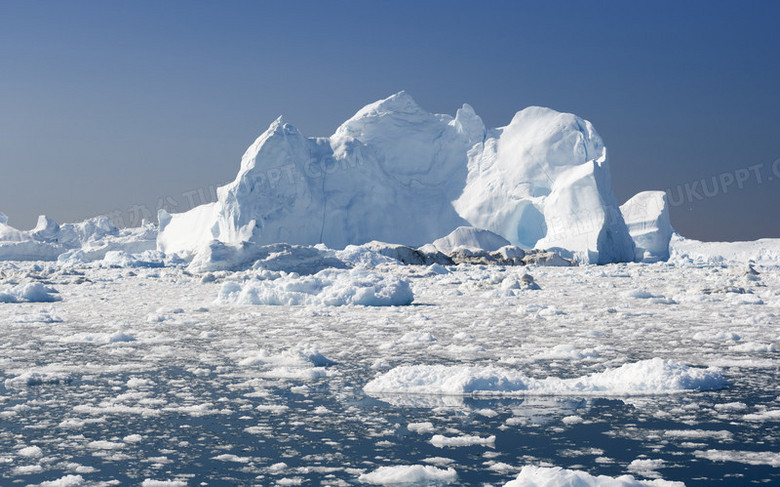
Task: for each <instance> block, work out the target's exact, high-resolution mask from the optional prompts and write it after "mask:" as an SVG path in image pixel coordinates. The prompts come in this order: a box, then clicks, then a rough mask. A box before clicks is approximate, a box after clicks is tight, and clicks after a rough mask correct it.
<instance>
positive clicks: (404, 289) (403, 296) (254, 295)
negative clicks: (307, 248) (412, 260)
mask: <svg viewBox="0 0 780 487" xmlns="http://www.w3.org/2000/svg"><path fill="white" fill-rule="evenodd" d="M413 300H414V295H413V294H412V290H411V287H410V286H409V283H408V282H407V281H405V280H402V279H399V278H397V277H395V276H392V275H382V274H377V273H372V272H367V271H364V270H359V269H351V270H335V269H326V270H323V271H320V272H318V273H316V274H314V275H312V276H298V275H294V274H289V275H285V276H283V277H281V278H279V279H276V280H272V281H248V282H246V283H243V284H239V283H236V282H226V283H224V284H223V285H222V288H221V289H220V291H219V297H218V299H217V301H218V302H219V303H222V304H255V305H262V304H265V305H310V306H311V305H324V306H344V305H363V306H405V305H408V304H411V303H412V301H413Z"/></svg>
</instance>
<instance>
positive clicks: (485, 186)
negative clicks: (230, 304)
mask: <svg viewBox="0 0 780 487" xmlns="http://www.w3.org/2000/svg"><path fill="white" fill-rule="evenodd" d="M217 196H218V198H217V201H216V202H214V203H210V204H207V205H203V206H199V207H197V208H194V209H192V210H190V211H188V212H186V213H181V214H175V215H169V214H167V213H165V212H161V213H160V215H159V220H160V233H159V236H158V249H159V250H161V251H163V252H166V253H168V254H172V253H179V254H184V255H193V254H195V253H196V252H197V251H198V249H200V248H204V247H205V246H207V245H208V244H209V242H211V241H213V240H217V241H220V242H223V243H225V244H231V245H240V244H244V243H249V244H253V245H267V244H272V243H278V242H287V243H291V244H300V245H314V244H318V243H324V244H325V245H327V246H328V247H330V248H335V249H341V248H344V247H346V246H347V245H351V244H354V245H360V244H363V243H366V242H370V241H372V240H378V241H384V242H393V243H399V244H404V245H410V246H415V247H416V246H420V245H423V244H425V243H428V242H433V241H434V240H435V239H437V238H439V237H442V236H444V235H447V234H449V233H450V232H451V231H452V230H454V229H456V228H458V227H460V226H475V227H480V228H484V229H487V230H490V231H492V232H494V233H496V234H498V235H501V236H502V237H503V238H505V239H507V240H508V241H509V242H511V243H512V244H515V245H519V246H524V247H559V248H562V249H565V250H568V251H570V252H571V253H572V254H575V255H576V256H578V258H579V259H580V260H582V261H586V262H594V263H595V262H598V263H606V262H614V261H630V260H633V258H634V244H633V241H632V240H631V238H630V236H629V234H628V229H627V228H626V225H625V223H624V222H623V218H622V216H621V214H620V210H619V208H618V206H617V203H616V201H615V198H614V196H613V195H612V190H611V188H610V177H609V166H608V164H607V160H606V151H605V148H604V145H603V143H602V141H601V139H600V138H599V136H598V134H596V132H595V130H594V129H593V127H592V125H591V124H590V123H589V122H587V121H585V120H582V119H580V118H578V117H576V116H574V115H571V114H564V113H559V112H556V111H554V110H550V109H546V108H539V107H532V108H527V109H525V110H523V111H521V112H519V113H518V114H517V115H516V116H515V117H514V119H513V120H512V122H511V123H510V124H509V125H508V126H507V127H503V128H498V129H491V130H487V129H486V128H485V126H484V124H483V123H482V120H481V119H480V118H479V116H477V115H476V114H475V113H474V110H473V109H472V108H471V107H470V106H468V105H464V106H463V107H462V108H461V109H459V110H458V111H457V113H456V115H455V117H452V116H449V115H441V114H432V113H429V112H427V111H425V110H423V109H421V108H420V107H419V106H418V105H417V104H416V103H415V102H414V100H413V99H412V98H411V97H410V96H409V95H408V94H406V93H405V92H400V93H397V94H395V95H393V96H391V97H389V98H387V99H384V100H380V101H378V102H376V103H372V104H370V105H368V106H366V107H364V108H363V109H361V110H360V111H358V113H357V114H355V116H353V117H352V118H351V119H349V120H348V121H346V122H345V123H344V124H343V125H342V126H341V127H339V128H338V129H337V130H336V132H335V133H334V134H333V135H332V136H331V137H329V138H306V137H304V136H303V135H302V134H301V133H300V132H299V131H298V129H296V128H295V127H294V126H292V125H290V124H289V123H286V122H285V121H284V120H283V119H282V118H279V119H277V120H276V121H275V122H274V123H272V124H271V126H270V127H269V128H268V130H267V131H266V132H265V133H263V134H262V135H261V136H260V137H259V138H258V139H257V140H256V141H255V142H254V143H253V144H252V145H251V146H250V147H249V149H248V150H247V151H246V153H245V154H244V156H243V158H242V160H241V168H240V170H239V173H238V175H237V177H236V179H235V180H234V181H233V182H232V183H229V184H228V185H226V186H223V187H221V188H219V189H218V191H217Z"/></svg>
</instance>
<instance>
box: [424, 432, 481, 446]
mask: <svg viewBox="0 0 780 487" xmlns="http://www.w3.org/2000/svg"><path fill="white" fill-rule="evenodd" d="M495 443H496V437H495V436H494V435H491V436H487V437H485V438H483V437H481V436H476V435H463V436H444V435H433V438H431V445H433V446H435V447H437V448H445V447H460V446H473V445H482V446H491V445H495Z"/></svg>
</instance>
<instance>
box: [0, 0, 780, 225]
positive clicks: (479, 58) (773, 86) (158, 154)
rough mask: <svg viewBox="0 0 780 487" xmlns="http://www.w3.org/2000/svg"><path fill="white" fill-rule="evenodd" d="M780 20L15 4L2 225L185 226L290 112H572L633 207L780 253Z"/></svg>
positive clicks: (672, 5)
mask: <svg viewBox="0 0 780 487" xmlns="http://www.w3.org/2000/svg"><path fill="white" fill-rule="evenodd" d="M778 19H780V3H777V2H736V1H735V2H727V3H723V2H711V1H708V2H692V1H686V2H660V3H659V2H451V1H447V2H368V3H365V2H350V1H337V2H311V3H310V2H295V1H293V2H267V3H266V2H254V1H253V2H238V1H224V2H223V1H219V2H218V1H213V2H199V1H170V0H166V1H163V2H159V1H149V2H145V1H138V0H134V1H132V2H106V1H100V2H98V1H94V2H92V1H89V2H88V1H69V2H54V1H51V2H48V1H47V2H43V1H21V0H19V1H7V2H2V3H0V211H2V212H4V213H6V214H7V215H8V216H9V218H10V221H9V223H10V224H12V225H13V226H16V227H18V228H29V227H32V226H33V225H34V223H35V219H36V216H37V215H38V214H41V213H46V214H47V215H49V216H51V217H53V218H54V219H55V220H58V221H61V222H63V221H76V220H81V219H84V218H85V217H90V216H94V215H97V214H101V213H112V212H113V213H114V215H118V214H121V215H125V218H126V219H127V220H130V219H131V218H132V217H133V216H134V215H137V214H139V212H142V211H141V210H139V208H148V209H150V211H152V212H154V211H155V210H156V206H158V205H160V204H162V203H163V202H164V203H165V204H166V205H167V206H169V207H171V206H172V205H173V204H174V203H176V204H178V207H176V208H172V209H173V210H174V211H182V210H186V209H188V207H189V203H190V202H191V201H194V202H197V201H198V199H199V198H200V197H199V196H197V195H195V192H196V191H197V190H199V189H200V190H201V192H202V193H203V194H204V195H206V196H207V197H208V193H209V192H210V186H212V185H215V184H223V183H225V182H227V181H230V180H232V179H233V178H234V177H235V174H236V172H237V170H238V166H239V160H240V157H241V155H242V154H243V152H244V150H245V149H246V147H248V146H249V144H251V143H252V141H253V140H254V139H255V138H256V137H257V136H258V135H259V134H260V133H262V132H263V131H264V130H265V129H266V128H267V126H268V125H269V124H270V123H271V122H272V121H273V120H274V119H275V118H276V117H277V116H278V115H280V114H284V115H285V117H286V119H287V120H288V121H290V122H291V123H293V124H294V125H296V126H297V127H298V128H299V129H300V130H301V131H302V132H303V133H304V134H305V135H308V136H327V135H330V134H331V133H333V131H334V130H335V129H336V127H337V126H338V125H340V123H341V122H343V121H344V120H346V119H347V118H349V117H350V116H351V115H352V114H353V113H354V112H355V111H357V110H358V109H359V108H360V107H362V106H363V105H365V104H367V103H370V102H372V101H375V100H377V99H380V98H384V97H386V96H389V95H390V94H392V93H394V92H397V91H399V90H401V89H405V90H407V91H408V92H409V93H410V94H411V95H412V96H413V97H414V98H415V99H416V100H417V102H418V103H419V104H420V105H421V106H422V107H423V108H426V109H428V110H430V111H434V112H439V113H450V114H454V112H455V110H456V109H457V108H458V107H459V106H460V105H461V104H462V103H464V102H466V103H469V104H471V105H472V106H473V107H474V108H475V110H476V111H477V113H478V114H479V115H480V116H482V118H483V120H484V121H485V123H486V124H487V125H488V126H502V125H506V124H507V123H508V122H509V121H510V120H511V118H512V116H513V114H514V113H515V112H516V111H518V110H520V109H522V108H524V107H526V106H529V105H543V106H549V107H551V108H554V109H556V110H561V111H567V112H573V113H576V114H578V115H580V116H581V117H583V118H586V119H588V120H590V121H591V122H593V124H594V125H595V127H596V129H597V130H598V132H599V133H600V135H601V136H602V138H603V139H604V141H605V143H606V145H607V147H608V150H609V157H610V162H611V166H612V179H613V188H614V191H615V195H616V196H617V199H618V201H619V202H621V203H622V202H623V201H625V200H627V199H628V198H629V197H631V196H632V195H633V194H635V193H637V192H639V191H642V190H647V189H661V190H667V189H668V190H669V191H670V195H671V197H672V201H673V203H674V204H675V205H674V206H673V208H672V224H673V225H674V226H675V228H676V229H677V230H678V231H679V232H680V233H682V234H683V235H686V236H689V237H693V238H699V239H705V240H745V239H755V238H760V237H780V212H779V211H778V208H780V174H777V175H775V174H774V173H773V164H774V166H775V167H774V168H775V170H776V172H778V173H780V163H775V161H776V160H778V159H780V93H779V92H778V90H779V89H780V33H779V32H780V30H778ZM758 165H761V166H760V167H759V166H758ZM745 171H748V174H749V178H748V179H746V180H745V182H744V183H742V184H741V185H742V188H741V189H740V188H738V187H737V184H736V183H734V184H732V185H729V186H728V187H727V188H726V191H725V192H724V191H723V187H722V183H720V182H721V181H723V182H728V181H729V180H730V179H729V178H730V177H734V179H736V178H737V177H743V179H744V175H745V174H746V172H745ZM713 177H715V179H716V181H718V182H719V185H720V187H719V188H713V186H712V184H713V183H712V178H713ZM702 181H704V182H705V183H706V184H707V188H706V189H707V192H708V193H709V194H710V195H709V196H707V195H706V194H705V193H704V191H703V189H705V188H702V186H701V185H702ZM686 184H687V185H688V188H686V187H685V185H686ZM687 190H690V195H687V194H686V193H687V192H688V191H687ZM681 193H682V198H681V197H680V194H681ZM699 198H701V199H699ZM133 209H135V210H133Z"/></svg>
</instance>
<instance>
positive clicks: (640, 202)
mask: <svg viewBox="0 0 780 487" xmlns="http://www.w3.org/2000/svg"><path fill="white" fill-rule="evenodd" d="M620 212H621V213H622V214H623V220H625V222H626V225H627V226H628V233H629V234H630V235H631V238H632V239H633V240H634V244H635V246H636V253H635V256H634V260H636V261H637V262H658V261H665V260H668V259H669V241H670V240H671V239H672V234H673V233H674V229H673V228H672V223H671V221H670V220H669V203H668V202H667V200H666V193H664V192H663V191H643V192H641V193H638V194H637V195H636V196H634V197H633V198H631V199H630V200H628V201H626V202H625V203H624V204H623V205H621V207H620Z"/></svg>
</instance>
